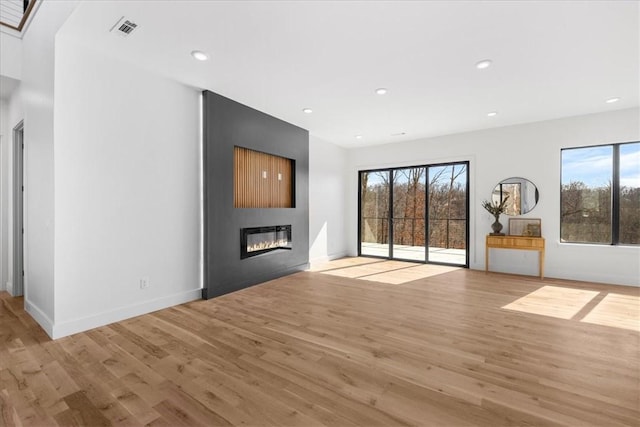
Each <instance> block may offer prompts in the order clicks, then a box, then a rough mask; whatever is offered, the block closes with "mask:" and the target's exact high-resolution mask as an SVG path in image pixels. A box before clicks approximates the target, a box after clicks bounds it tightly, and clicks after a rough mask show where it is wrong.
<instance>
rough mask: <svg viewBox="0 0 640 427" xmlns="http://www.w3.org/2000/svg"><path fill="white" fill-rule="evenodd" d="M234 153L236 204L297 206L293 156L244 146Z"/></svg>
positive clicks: (257, 206)
mask: <svg viewBox="0 0 640 427" xmlns="http://www.w3.org/2000/svg"><path fill="white" fill-rule="evenodd" d="M233 157H234V177H233V178H234V179H233V206H234V207H235V208H291V207H293V170H294V169H293V160H291V159H287V158H284V157H280V156H274V155H272V154H267V153H261V152H259V151H254V150H249V149H248V148H243V147H234V152H233ZM265 173H266V177H265ZM278 174H280V176H281V179H278Z"/></svg>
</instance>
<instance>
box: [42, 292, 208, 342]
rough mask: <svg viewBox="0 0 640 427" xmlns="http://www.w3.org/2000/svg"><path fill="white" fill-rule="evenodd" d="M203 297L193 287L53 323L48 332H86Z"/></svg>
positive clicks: (53, 335) (56, 334) (55, 335)
mask: <svg viewBox="0 0 640 427" xmlns="http://www.w3.org/2000/svg"><path fill="white" fill-rule="evenodd" d="M201 298H202V289H193V290H190V291H186V292H181V293H179V294H173V295H168V296H165V297H161V298H157V299H154V300H151V301H145V302H143V303H140V304H134V305H131V306H127V307H122V308H119V309H116V310H111V311H107V312H103V313H98V314H96V315H94V316H90V317H83V318H80V319H73V320H68V321H65V322H59V323H55V324H54V325H53V328H52V330H51V333H49V331H47V333H48V334H49V336H50V337H51V338H53V339H58V338H62V337H66V336H67V335H72V334H76V333H78V332H84V331H87V330H89V329H93V328H97V327H100V326H104V325H108V324H110V323H114V322H119V321H121V320H125V319H129V318H131V317H136V316H141V315H143V314H147V313H151V312H153V311H158V310H162V309H163V308H168V307H173V306H174V305H178V304H184V303H186V302H190V301H195V300H199V299H201ZM38 323H40V322H38ZM43 327H44V326H43ZM45 330H46V329H45Z"/></svg>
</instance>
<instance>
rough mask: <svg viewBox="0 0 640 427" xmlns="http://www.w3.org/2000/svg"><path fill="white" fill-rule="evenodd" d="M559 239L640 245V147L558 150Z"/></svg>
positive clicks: (626, 144)
mask: <svg viewBox="0 0 640 427" xmlns="http://www.w3.org/2000/svg"><path fill="white" fill-rule="evenodd" d="M560 197H561V203H560V204H561V217H560V239H561V241H562V242H571V243H601V244H611V245H617V244H640V143H639V142H631V143H623V144H610V145H601V146H593V147H580V148H567V149H563V150H562V187H561V196H560Z"/></svg>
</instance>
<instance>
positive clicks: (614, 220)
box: [558, 141, 640, 247]
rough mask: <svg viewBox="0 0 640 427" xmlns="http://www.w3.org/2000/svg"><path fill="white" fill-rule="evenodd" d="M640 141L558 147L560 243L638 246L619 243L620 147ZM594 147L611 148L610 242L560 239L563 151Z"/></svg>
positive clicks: (560, 234)
mask: <svg viewBox="0 0 640 427" xmlns="http://www.w3.org/2000/svg"><path fill="white" fill-rule="evenodd" d="M639 143H640V141H627V142H615V143H609V144H595V145H584V146H578V147H566V148H561V149H560V230H559V231H560V233H559V236H558V237H559V240H560V243H562V244H565V243H566V244H572V245H598V246H631V247H638V246H640V244H638V243H620V189H621V187H620V147H621V146H623V145H627V144H639ZM596 147H611V149H612V153H611V156H612V165H611V167H612V172H611V201H610V203H611V218H610V223H611V242H609V243H600V242H577V241H568V240H562V224H563V221H562V206H563V199H562V197H563V189H562V188H563V186H564V182H563V181H562V166H563V156H562V154H563V152H564V151H568V150H580V149H586V148H596Z"/></svg>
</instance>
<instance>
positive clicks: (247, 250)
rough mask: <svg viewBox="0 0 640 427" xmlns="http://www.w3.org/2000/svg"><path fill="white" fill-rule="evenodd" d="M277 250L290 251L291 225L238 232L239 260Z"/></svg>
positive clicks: (255, 228)
mask: <svg viewBox="0 0 640 427" xmlns="http://www.w3.org/2000/svg"><path fill="white" fill-rule="evenodd" d="M279 249H285V250H291V225H273V226H269V227H252V228H242V229H241V230H240V258H241V259H245V258H249V257H252V256H256V255H261V254H264V253H267V252H272V251H276V250H279Z"/></svg>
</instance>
